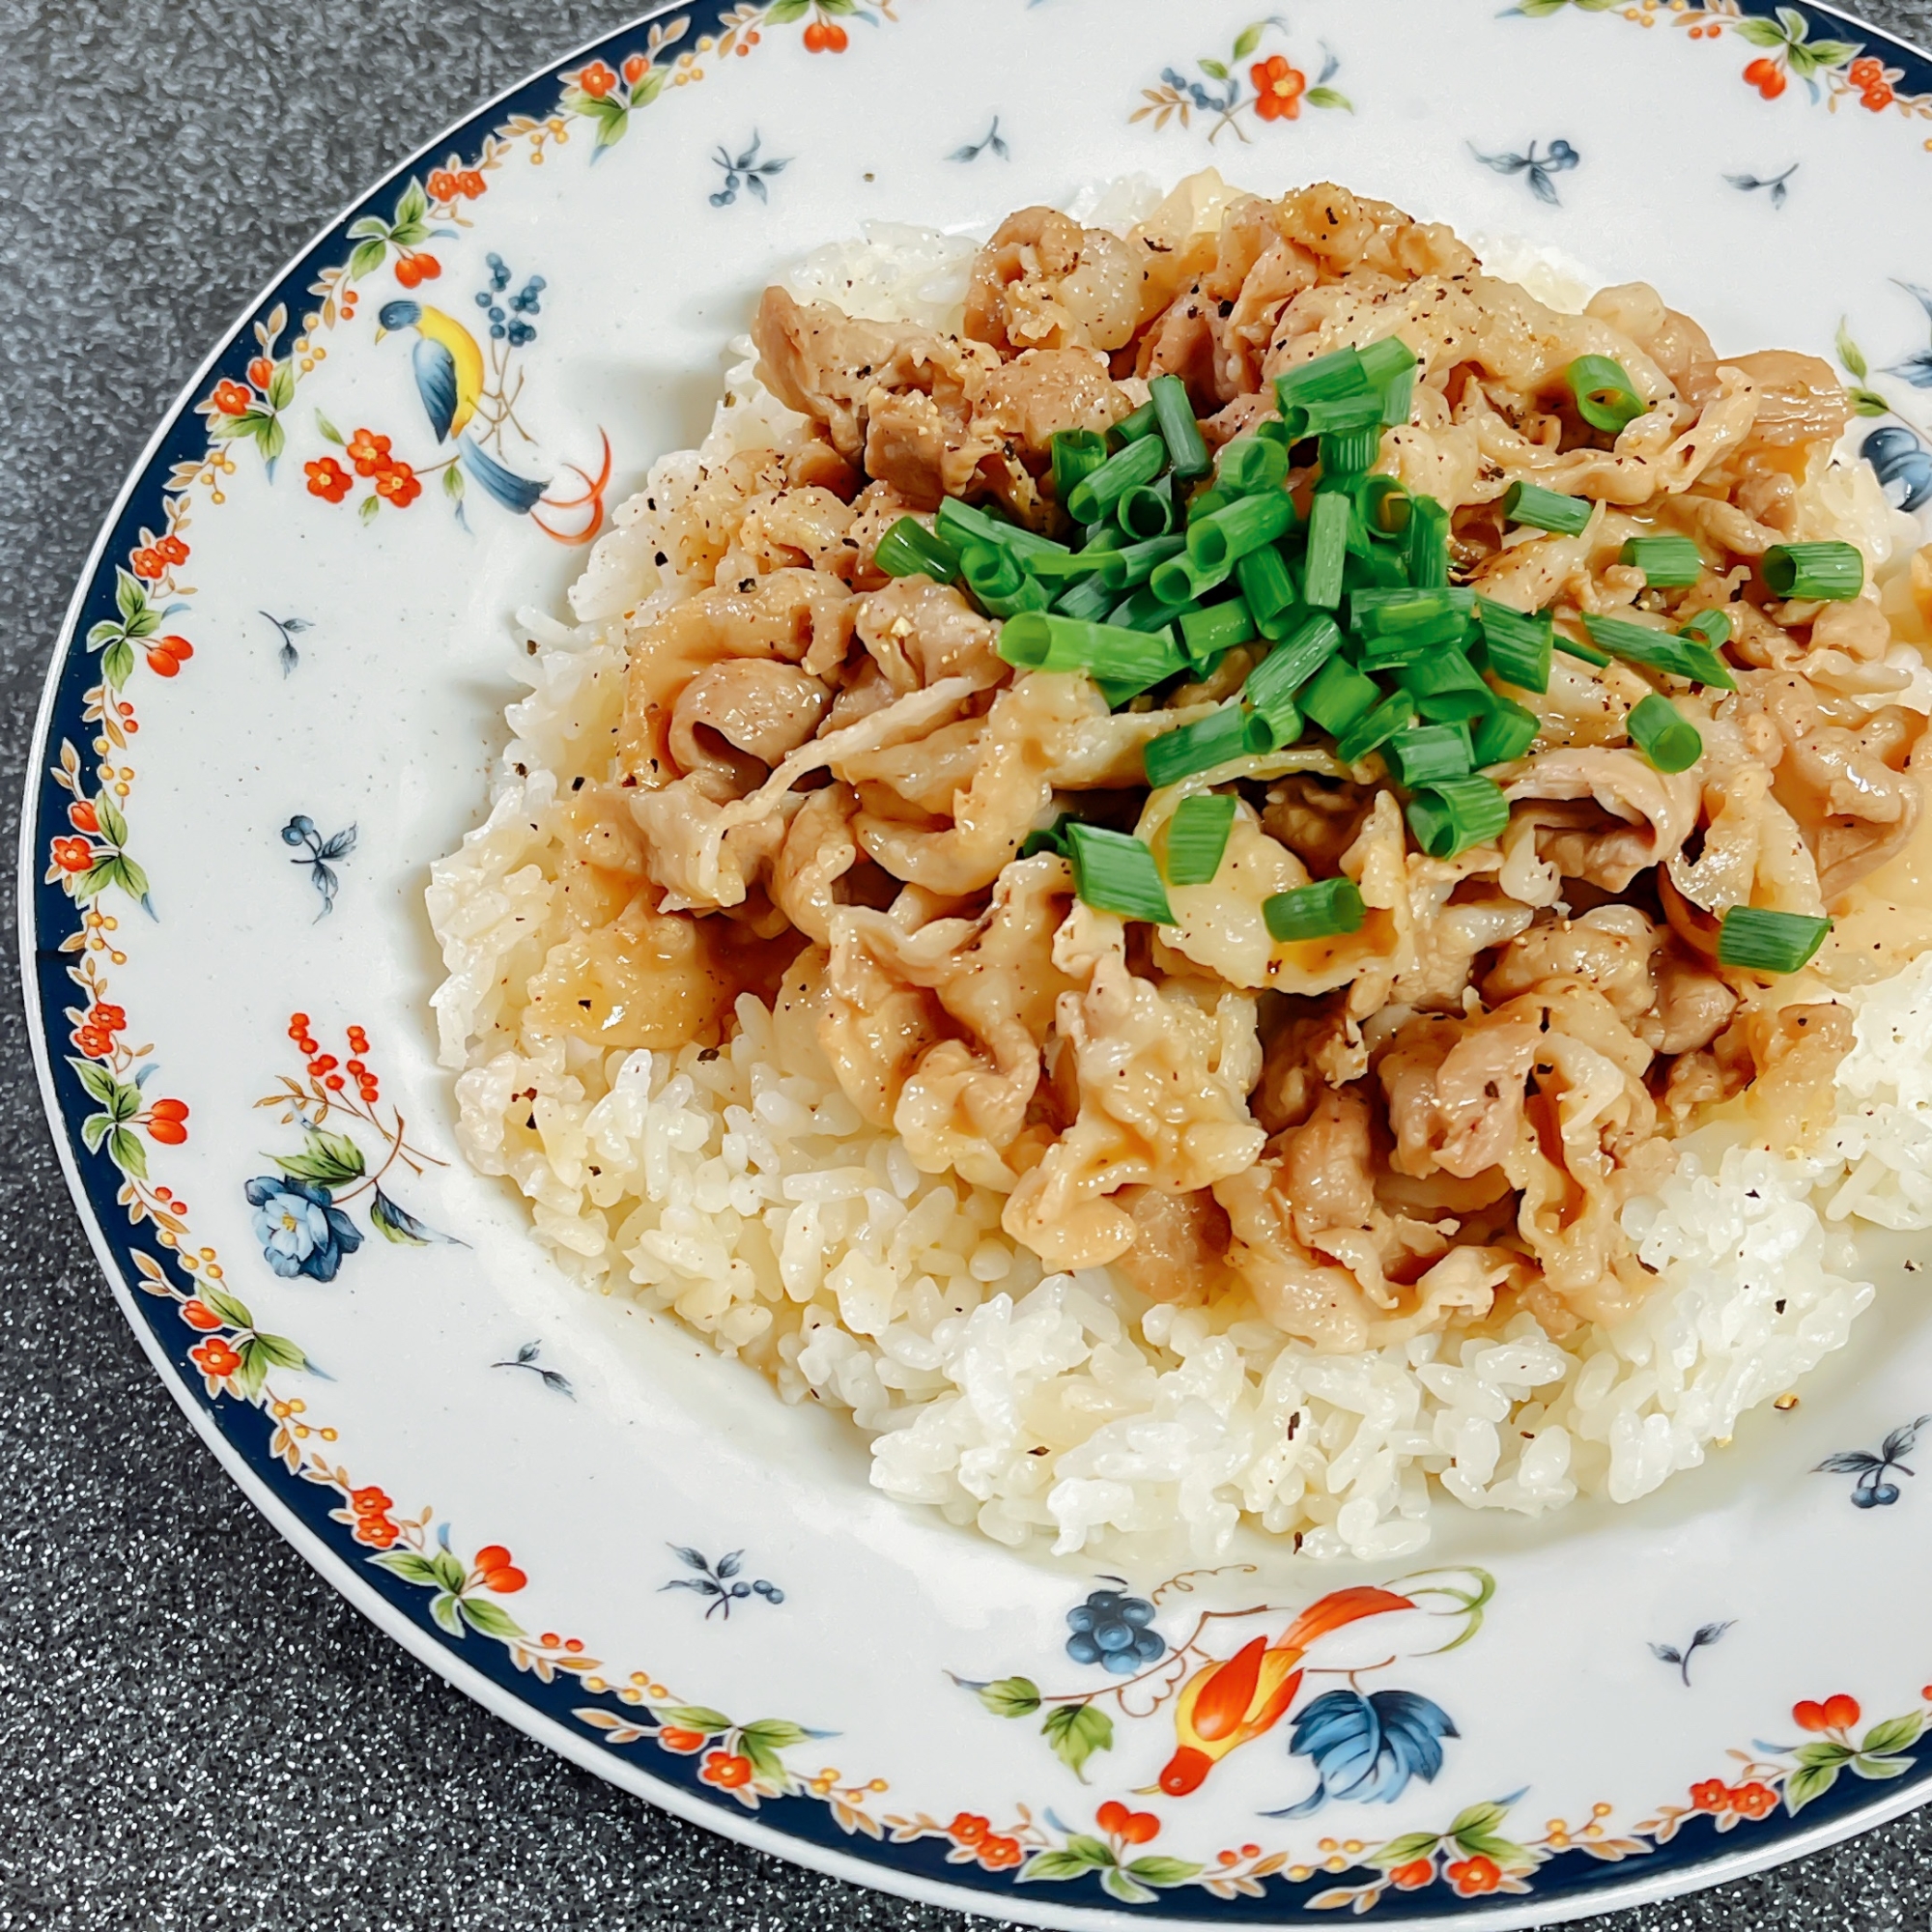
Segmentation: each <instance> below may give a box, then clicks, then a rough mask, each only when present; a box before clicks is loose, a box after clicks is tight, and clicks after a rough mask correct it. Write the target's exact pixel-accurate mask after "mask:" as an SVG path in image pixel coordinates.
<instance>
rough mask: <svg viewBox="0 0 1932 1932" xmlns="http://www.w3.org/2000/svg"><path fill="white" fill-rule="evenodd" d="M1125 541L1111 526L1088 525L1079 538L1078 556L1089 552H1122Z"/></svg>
mask: <svg viewBox="0 0 1932 1932" xmlns="http://www.w3.org/2000/svg"><path fill="white" fill-rule="evenodd" d="M1126 547H1127V539H1126V537H1125V535H1124V534H1123V533H1122V531H1121V529H1120V528H1119V527H1118V526H1115V525H1113V524H1089V525H1088V526H1086V528H1085V530H1084V531H1083V533H1082V535H1081V538H1080V550H1079V553H1078V554H1080V555H1082V556H1084V555H1086V554H1087V553H1088V552H1089V551H1102V552H1104V551H1110V550H1124V549H1125V548H1126Z"/></svg>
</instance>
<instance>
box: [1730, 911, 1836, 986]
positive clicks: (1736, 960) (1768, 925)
mask: <svg viewBox="0 0 1932 1932" xmlns="http://www.w3.org/2000/svg"><path fill="white" fill-rule="evenodd" d="M1831 929H1832V922H1831V921H1830V920H1829V919H1808V918H1806V917H1805V915H1804V914H1803V913H1798V912H1772V911H1770V910H1769V909H1768V908H1764V907H1759V906H1732V907H1731V908H1730V909H1729V911H1727V912H1726V913H1725V914H1724V919H1723V923H1722V924H1721V925H1719V928H1718V964H1719V966H1742V967H1743V968H1744V969H1745V970H1746V971H1747V972H1750V973H1795V972H1797V971H1798V969H1799V968H1800V967H1801V966H1807V965H1809V964H1810V962H1811V958H1812V955H1813V954H1814V953H1815V952H1817V951H1818V949H1819V947H1821V946H1823V945H1824V943H1825V935H1826V934H1827V933H1829V932H1830V931H1831Z"/></svg>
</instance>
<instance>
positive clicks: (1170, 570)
mask: <svg viewBox="0 0 1932 1932" xmlns="http://www.w3.org/2000/svg"><path fill="white" fill-rule="evenodd" d="M1234 571H1235V561H1234V559H1233V558H1232V557H1224V558H1223V559H1222V560H1221V562H1219V563H1218V564H1206V563H1196V562H1195V560H1194V559H1193V558H1192V557H1191V556H1189V555H1188V554H1186V552H1184V551H1183V552H1181V553H1179V554H1178V555H1175V556H1171V557H1169V558H1168V559H1167V560H1166V561H1165V562H1164V563H1157V564H1155V565H1154V567H1153V574H1152V576H1151V577H1150V578H1149V579H1148V587H1149V588H1150V589H1151V591H1152V592H1153V594H1154V595H1155V596H1156V597H1160V598H1164V599H1165V600H1166V601H1167V602H1168V603H1169V604H1170V605H1172V606H1174V607H1175V608H1176V609H1177V610H1178V609H1179V607H1180V606H1181V605H1182V604H1191V603H1193V602H1194V601H1195V600H1196V599H1197V598H1200V597H1205V596H1206V595H1207V594H1208V591H1210V590H1213V589H1216V588H1218V587H1219V586H1220V585H1221V584H1223V583H1225V582H1227V581H1228V579H1229V578H1230V577H1232V576H1233V575H1234Z"/></svg>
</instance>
